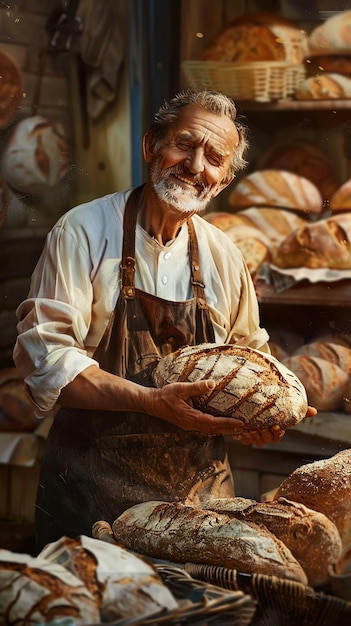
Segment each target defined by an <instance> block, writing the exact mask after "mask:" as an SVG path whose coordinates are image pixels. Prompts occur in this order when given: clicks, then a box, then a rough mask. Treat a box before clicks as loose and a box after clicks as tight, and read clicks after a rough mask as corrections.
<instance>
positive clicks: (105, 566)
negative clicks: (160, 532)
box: [0, 536, 178, 626]
mask: <svg viewBox="0 0 351 626" xmlns="http://www.w3.org/2000/svg"><path fill="white" fill-rule="evenodd" d="M177 607H178V603H177V601H176V600H175V598H174V597H173V595H172V593H171V592H170V590H169V589H168V588H167V587H166V586H165V585H164V584H163V582H162V580H161V578H160V576H159V574H158V572H157V571H156V569H155V568H154V566H153V565H152V564H151V563H149V562H148V561H146V560H145V559H143V558H142V557H140V556H137V555H135V554H132V553H131V552H129V551H128V550H126V549H125V548H124V547H121V546H118V545H116V544H115V545H112V544H107V543H104V542H102V541H99V540H98V539H93V538H91V537H85V536H80V537H77V538H76V539H70V538H68V537H62V538H61V539H60V540H58V541H57V542H54V543H49V544H47V546H46V547H45V548H44V550H43V551H42V552H41V553H40V554H39V555H38V556H37V557H35V558H34V557H31V556H29V555H28V554H15V553H13V552H10V551H8V550H0V623H1V624H17V625H18V626H25V625H28V624H54V623H57V624H58V623H60V624H61V623H62V624H63V622H65V623H66V620H69V622H68V623H70V624H75V625H76V626H80V625H82V626H83V625H86V624H100V623H101V622H108V621H110V622H111V621H113V620H117V619H120V618H128V619H130V618H133V617H137V616H139V617H140V616H144V617H146V616H148V615H150V614H155V613H158V612H161V611H165V610H171V609H176V608H177Z"/></svg>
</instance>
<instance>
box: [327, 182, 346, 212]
mask: <svg viewBox="0 0 351 626" xmlns="http://www.w3.org/2000/svg"><path fill="white" fill-rule="evenodd" d="M329 208H330V210H331V211H333V212H334V213H336V212H338V211H349V212H350V213H351V179H348V180H347V181H346V182H345V183H343V184H342V185H341V186H340V187H339V188H338V189H337V190H336V191H335V192H334V193H333V195H332V197H331V198H330V204H329Z"/></svg>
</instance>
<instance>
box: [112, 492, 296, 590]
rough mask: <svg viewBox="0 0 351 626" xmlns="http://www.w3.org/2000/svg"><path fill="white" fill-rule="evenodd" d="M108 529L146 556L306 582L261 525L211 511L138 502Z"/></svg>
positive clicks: (170, 503) (284, 548)
mask: <svg viewBox="0 0 351 626" xmlns="http://www.w3.org/2000/svg"><path fill="white" fill-rule="evenodd" d="M112 530H113V534H114V537H115V539H116V540H117V541H122V542H123V543H124V544H125V545H126V546H127V547H128V548H130V549H132V550H135V551H137V552H140V553H141V554H145V555H148V556H151V557H155V558H160V559H166V560H170V561H172V562H174V563H186V562H192V563H204V564H208V565H219V566H222V567H229V568H233V569H236V570H238V571H240V572H245V573H249V574H251V573H252V574H253V573H255V574H266V575H274V576H278V577H280V578H286V579H290V580H294V581H298V582H301V583H303V584H307V577H306V574H305V572H304V571H303V569H302V567H301V565H300V564H299V563H298V561H297V560H296V559H295V558H294V557H293V556H292V554H291V552H290V550H289V549H288V548H287V547H286V546H285V545H284V543H283V542H282V541H280V540H279V539H277V538H276V537H275V535H273V533H271V532H269V530H267V528H266V527H265V526H263V525H260V524H253V523H251V522H243V521H242V520H237V519H232V518H231V517H230V516H228V515H220V514H218V513H216V512H214V511H208V510H201V509H195V508H193V507H191V506H186V505H185V504H182V503H178V502H156V501H150V502H143V503H141V504H136V505H135V506H133V507H131V508H130V509H127V510H126V511H124V512H123V513H122V514H121V515H120V516H119V517H118V518H117V519H116V520H115V521H114V522H113V524H112Z"/></svg>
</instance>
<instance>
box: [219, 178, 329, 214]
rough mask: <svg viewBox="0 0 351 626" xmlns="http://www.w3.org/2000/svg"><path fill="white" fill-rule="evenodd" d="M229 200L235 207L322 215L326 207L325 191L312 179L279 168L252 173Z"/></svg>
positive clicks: (236, 187)
mask: <svg viewBox="0 0 351 626" xmlns="http://www.w3.org/2000/svg"><path fill="white" fill-rule="evenodd" d="M228 202H229V205H230V206H231V207H233V208H234V209H243V208H247V207H258V206H265V207H280V208H282V209H292V210H294V211H303V212H304V213H307V214H308V213H316V214H320V213H321V212H322V209H323V199H322V196H321V193H320V191H319V190H318V189H317V187H316V186H315V185H314V184H313V183H312V182H311V181H310V180H308V179H307V178H304V177H303V176H298V175H297V174H294V173H293V172H287V171H285V170H279V169H265V170H258V171H256V172H252V173H251V174H248V175H247V176H245V177H244V178H242V179H241V180H240V181H239V183H238V184H237V185H236V186H235V187H234V188H233V190H232V192H231V193H230V195H229V198H228Z"/></svg>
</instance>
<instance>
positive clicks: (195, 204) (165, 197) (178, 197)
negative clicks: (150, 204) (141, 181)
mask: <svg viewBox="0 0 351 626" xmlns="http://www.w3.org/2000/svg"><path fill="white" fill-rule="evenodd" d="M175 172H176V170H175V169H174V170H173V171H172V170H169V171H168V172H167V174H164V173H163V175H162V172H160V171H159V170H158V167H157V165H155V164H154V166H152V167H151V181H152V183H153V187H154V189H155V191H156V193H157V195H158V197H159V199H160V200H161V201H162V202H165V203H166V204H169V205H171V206H172V207H173V208H174V209H176V210H177V211H180V212H181V213H203V212H204V211H205V209H206V207H207V206H208V204H209V202H210V199H211V198H209V197H208V189H207V188H206V187H204V189H203V191H202V192H201V194H200V196H195V195H194V194H193V192H192V191H191V189H189V190H187V189H184V187H181V185H177V183H176V182H172V183H170V182H169V177H170V174H172V173H175Z"/></svg>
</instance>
